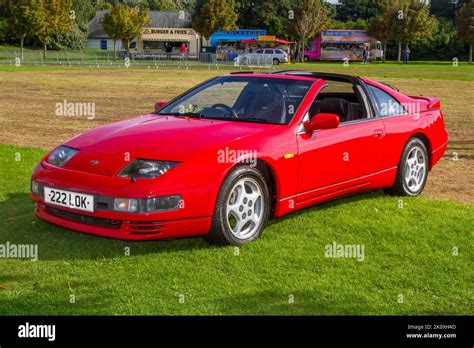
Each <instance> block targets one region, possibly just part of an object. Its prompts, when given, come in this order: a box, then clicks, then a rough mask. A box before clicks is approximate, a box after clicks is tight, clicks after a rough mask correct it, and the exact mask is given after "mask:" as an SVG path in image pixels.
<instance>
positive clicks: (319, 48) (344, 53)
mask: <svg viewBox="0 0 474 348" xmlns="http://www.w3.org/2000/svg"><path fill="white" fill-rule="evenodd" d="M364 47H368V49H369V57H370V59H371V60H377V59H382V58H383V49H382V44H381V43H380V41H377V40H376V39H374V38H372V37H370V36H369V35H367V31H365V30H324V31H322V32H321V34H320V35H319V36H318V37H316V38H315V39H314V40H313V41H311V42H310V44H309V46H308V48H306V49H305V51H304V60H305V61H310V60H345V59H348V60H350V61H357V60H360V61H361V60H363V52H364Z"/></svg>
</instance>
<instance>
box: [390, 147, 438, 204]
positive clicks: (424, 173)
mask: <svg viewBox="0 0 474 348" xmlns="http://www.w3.org/2000/svg"><path fill="white" fill-rule="evenodd" d="M428 165H429V157H428V151H427V149H426V145H425V144H424V143H423V141H421V140H420V139H419V138H412V139H410V140H409V141H408V143H407V144H406V145H405V148H404V150H403V153H402V158H401V159H400V163H399V165H398V171H397V177H396V179H395V183H394V185H393V186H392V187H390V188H389V189H386V190H385V191H386V192H387V193H389V194H392V195H398V196H418V195H419V194H420V193H421V192H423V189H424V188H425V185H426V180H427V178H428Z"/></svg>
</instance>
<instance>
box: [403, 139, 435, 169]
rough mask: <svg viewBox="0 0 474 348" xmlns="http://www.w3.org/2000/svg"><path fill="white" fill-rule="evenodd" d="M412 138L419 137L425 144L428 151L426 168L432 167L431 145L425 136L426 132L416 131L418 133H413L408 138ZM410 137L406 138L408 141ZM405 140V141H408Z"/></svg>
mask: <svg viewBox="0 0 474 348" xmlns="http://www.w3.org/2000/svg"><path fill="white" fill-rule="evenodd" d="M413 138H417V139H420V140H421V141H422V142H423V144H425V146H426V150H427V152H428V168H429V170H431V169H432V166H433V164H432V150H433V149H432V146H431V142H430V139H429V138H428V137H427V136H426V134H424V133H421V132H418V133H414V134H412V135H411V137H410V139H413ZM410 139H408V141H410ZM408 141H407V143H408Z"/></svg>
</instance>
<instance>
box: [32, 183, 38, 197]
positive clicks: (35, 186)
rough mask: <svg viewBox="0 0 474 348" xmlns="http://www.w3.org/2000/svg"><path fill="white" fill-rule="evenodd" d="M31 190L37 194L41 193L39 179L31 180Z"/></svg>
mask: <svg viewBox="0 0 474 348" xmlns="http://www.w3.org/2000/svg"><path fill="white" fill-rule="evenodd" d="M31 192H33V193H34V194H36V195H37V194H38V193H39V183H38V181H34V180H31Z"/></svg>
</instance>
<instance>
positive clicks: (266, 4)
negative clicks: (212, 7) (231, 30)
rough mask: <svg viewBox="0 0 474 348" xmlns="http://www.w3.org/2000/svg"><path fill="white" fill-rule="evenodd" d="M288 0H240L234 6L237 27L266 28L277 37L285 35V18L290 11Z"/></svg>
mask: <svg viewBox="0 0 474 348" xmlns="http://www.w3.org/2000/svg"><path fill="white" fill-rule="evenodd" d="M290 2H291V1H290V0H280V1H274V0H260V1H255V0H240V1H239V2H238V3H237V6H236V12H237V14H238V20H237V25H238V27H239V28H249V29H262V28H265V29H267V32H269V33H271V34H272V35H276V36H278V37H286V36H287V35H288V32H287V30H286V27H285V18H287V17H288V12H289V11H290Z"/></svg>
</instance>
